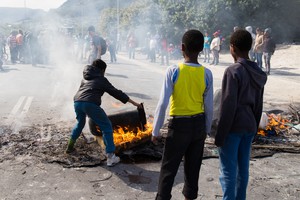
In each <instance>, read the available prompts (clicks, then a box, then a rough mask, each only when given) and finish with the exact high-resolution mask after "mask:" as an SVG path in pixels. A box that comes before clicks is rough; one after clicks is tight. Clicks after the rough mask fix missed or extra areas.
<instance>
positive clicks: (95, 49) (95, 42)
mask: <svg viewBox="0 0 300 200" xmlns="http://www.w3.org/2000/svg"><path fill="white" fill-rule="evenodd" d="M88 33H89V36H90V37H91V41H90V43H91V49H90V55H89V63H92V62H93V61H94V60H96V59H101V55H102V49H101V39H100V37H99V36H97V35H96V33H95V27H94V26H89V28H88Z"/></svg>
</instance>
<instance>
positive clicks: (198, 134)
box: [156, 115, 206, 200]
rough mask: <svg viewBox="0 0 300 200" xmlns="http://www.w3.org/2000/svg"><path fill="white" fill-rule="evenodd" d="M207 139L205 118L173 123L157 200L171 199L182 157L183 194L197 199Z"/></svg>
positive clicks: (171, 122)
mask: <svg viewBox="0 0 300 200" xmlns="http://www.w3.org/2000/svg"><path fill="white" fill-rule="evenodd" d="M205 139H206V133H205V118H204V115H200V116H197V117H192V118H172V119H171V120H170V122H169V126H168V136H167V138H166V143H165V147H164V155H163V160H162V166H161V170H160V176H159V183H158V193H157V196H156V199H157V200H169V199H171V197H172V196H171V191H172V187H173V183H174V178H175V176H176V174H177V170H178V168H179V165H180V162H181V160H182V158H183V156H184V188H183V191H182V193H183V195H184V196H185V197H186V198H188V199H196V198H197V194H198V179H199V172H200V167H201V163H202V157H203V149H204V142H205Z"/></svg>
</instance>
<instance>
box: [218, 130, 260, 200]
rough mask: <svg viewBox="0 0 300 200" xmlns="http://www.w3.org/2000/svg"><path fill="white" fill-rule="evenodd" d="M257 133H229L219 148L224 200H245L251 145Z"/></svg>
mask: <svg viewBox="0 0 300 200" xmlns="http://www.w3.org/2000/svg"><path fill="white" fill-rule="evenodd" d="M254 135H255V133H229V135H228V136H227V138H226V139H225V143H224V145H223V146H222V147H219V148H218V150H219V158H220V183H221V187H222V191H223V200H245V199H246V191H247V185H248V179H249V162H250V154H251V144H252V140H253V138H254Z"/></svg>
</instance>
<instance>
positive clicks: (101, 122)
mask: <svg viewBox="0 0 300 200" xmlns="http://www.w3.org/2000/svg"><path fill="white" fill-rule="evenodd" d="M74 108H75V113H76V119H77V124H76V125H75V127H74V128H73V130H72V134H71V138H72V139H73V140H74V141H76V140H77V138H78V137H79V136H80V134H81V132H82V129H83V128H84V126H85V122H86V116H88V117H90V118H91V119H92V120H93V121H94V122H95V123H96V124H97V125H98V126H99V127H100V129H101V131H102V134H103V141H104V144H105V146H106V149H105V150H106V153H113V152H114V151H115V144H114V140H113V129H112V125H111V122H110V121H109V119H108V117H107V115H106V113H105V112H104V110H103V109H102V108H101V107H100V106H97V105H96V104H94V103H90V102H81V101H77V102H74Z"/></svg>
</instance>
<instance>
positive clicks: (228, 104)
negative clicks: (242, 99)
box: [215, 68, 238, 147]
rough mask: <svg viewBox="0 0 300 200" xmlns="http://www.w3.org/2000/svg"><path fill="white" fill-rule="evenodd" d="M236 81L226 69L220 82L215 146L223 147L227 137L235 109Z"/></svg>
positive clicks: (236, 96)
mask: <svg viewBox="0 0 300 200" xmlns="http://www.w3.org/2000/svg"><path fill="white" fill-rule="evenodd" d="M237 101H238V80H237V77H236V76H235V75H234V74H233V72H232V71H230V70H229V68H227V70H226V71H225V73H224V77H223V81H222V100H221V107H220V119H219V124H218V128H217V134H216V137H215V144H216V145H217V146H218V147H220V146H223V144H224V141H225V138H226V136H227V135H228V133H229V131H230V129H231V126H232V124H233V123H234V116H235V112H236V109H237Z"/></svg>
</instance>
